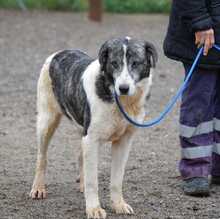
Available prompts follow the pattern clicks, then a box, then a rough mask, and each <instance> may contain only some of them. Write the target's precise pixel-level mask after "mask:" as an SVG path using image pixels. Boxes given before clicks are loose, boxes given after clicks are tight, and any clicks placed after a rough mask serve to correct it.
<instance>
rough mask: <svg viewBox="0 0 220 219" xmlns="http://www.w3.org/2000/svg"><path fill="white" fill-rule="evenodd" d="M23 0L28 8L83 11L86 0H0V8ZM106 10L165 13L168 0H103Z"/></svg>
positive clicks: (16, 4) (85, 6)
mask: <svg viewBox="0 0 220 219" xmlns="http://www.w3.org/2000/svg"><path fill="white" fill-rule="evenodd" d="M19 1H20V2H22V1H23V2H24V4H25V6H26V7H27V8H28V9H32V8H37V9H48V10H69V11H84V10H86V9H87V8H88V0H0V8H19V7H22V4H20V5H19ZM103 1H104V8H105V11H107V12H113V13H167V12H169V10H170V2H171V1H170V0H123V1H122V0H103Z"/></svg>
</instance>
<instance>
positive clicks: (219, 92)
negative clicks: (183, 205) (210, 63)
mask: <svg viewBox="0 0 220 219" xmlns="http://www.w3.org/2000/svg"><path fill="white" fill-rule="evenodd" d="M219 74H220V70H219ZM219 74H218V80H217V85H216V96H215V120H214V130H215V132H214V140H215V144H214V147H213V154H212V172H211V174H212V183H215V184H220V75H219Z"/></svg>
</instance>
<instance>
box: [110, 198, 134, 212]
mask: <svg viewBox="0 0 220 219" xmlns="http://www.w3.org/2000/svg"><path fill="white" fill-rule="evenodd" d="M112 209H113V210H114V211H115V213H116V214H134V211H133V209H132V207H131V206H130V205H128V204H127V203H126V202H125V201H124V200H121V201H119V202H114V203H113V204H112Z"/></svg>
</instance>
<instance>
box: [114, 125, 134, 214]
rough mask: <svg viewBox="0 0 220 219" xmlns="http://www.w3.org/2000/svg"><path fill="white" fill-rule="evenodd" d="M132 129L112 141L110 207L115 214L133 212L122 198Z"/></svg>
mask: <svg viewBox="0 0 220 219" xmlns="http://www.w3.org/2000/svg"><path fill="white" fill-rule="evenodd" d="M132 138H133V130H130V129H128V130H127V131H126V133H125V134H124V135H123V136H122V137H121V138H120V140H118V141H115V142H113V143H112V166H111V185H110V192H111V203H112V209H113V210H114V211H115V212H116V213H117V214H133V213H134V212H133V209H132V208H131V206H130V205H128V204H127V203H126V202H125V201H124V198H123V194H122V182H123V177H124V170H125V165H126V162H127V159H128V156H129V152H130V148H131V142H132Z"/></svg>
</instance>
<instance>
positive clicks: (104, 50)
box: [99, 41, 109, 71]
mask: <svg viewBox="0 0 220 219" xmlns="http://www.w3.org/2000/svg"><path fill="white" fill-rule="evenodd" d="M108 50H109V42H108V41H106V42H105V43H104V44H103V45H102V46H101V49H100V50H99V63H100V66H101V71H106V64H107V59H108Z"/></svg>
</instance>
